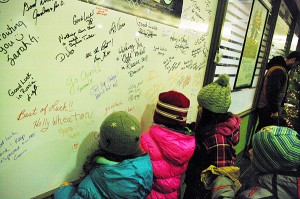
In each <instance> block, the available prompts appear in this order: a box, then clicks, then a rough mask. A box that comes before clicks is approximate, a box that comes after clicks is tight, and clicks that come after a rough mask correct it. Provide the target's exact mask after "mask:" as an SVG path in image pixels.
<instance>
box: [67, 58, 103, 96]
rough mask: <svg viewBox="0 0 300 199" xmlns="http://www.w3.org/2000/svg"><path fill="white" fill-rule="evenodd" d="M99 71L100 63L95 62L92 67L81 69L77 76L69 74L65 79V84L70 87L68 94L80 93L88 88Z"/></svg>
mask: <svg viewBox="0 0 300 199" xmlns="http://www.w3.org/2000/svg"><path fill="white" fill-rule="evenodd" d="M100 72H101V69H100V65H99V64H98V63H97V64H95V65H93V67H92V68H90V69H87V70H83V71H81V73H80V75H78V76H69V77H68V78H67V80H66V85H67V86H68V87H69V89H70V95H75V94H78V93H81V92H82V91H83V90H86V89H87V88H90V86H91V85H92V84H93V83H94V81H93V79H94V78H96V75H98V74H99V73H100Z"/></svg>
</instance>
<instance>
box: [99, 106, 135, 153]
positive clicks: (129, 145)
mask: <svg viewBox="0 0 300 199" xmlns="http://www.w3.org/2000/svg"><path fill="white" fill-rule="evenodd" d="M140 134H141V127H140V123H139V121H138V120H137V119H136V118H135V117H134V116H132V115H130V114H129V113H127V112H125V111H119V112H114V113H111V114H110V115H109V116H107V117H106V118H105V120H104V121H103V123H102V124H101V127H100V146H101V148H102V149H104V150H105V151H107V152H109V153H111V154H115V155H124V156H128V155H135V154H137V153H138V152H139V143H140V142H139V141H140Z"/></svg>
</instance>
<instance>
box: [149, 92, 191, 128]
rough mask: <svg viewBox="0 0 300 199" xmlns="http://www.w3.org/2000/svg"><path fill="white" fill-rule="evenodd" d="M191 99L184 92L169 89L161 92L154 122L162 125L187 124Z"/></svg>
mask: <svg viewBox="0 0 300 199" xmlns="http://www.w3.org/2000/svg"><path fill="white" fill-rule="evenodd" d="M189 106H190V100H189V99H188V98H187V97H186V96H185V95H184V94H182V93H180V92H177V91H168V92H163V93H160V94H159V97H158V102H157V104H156V109H155V112H154V122H155V123H157V124H162V125H172V126H185V125H186V119H187V113H188V109H189Z"/></svg>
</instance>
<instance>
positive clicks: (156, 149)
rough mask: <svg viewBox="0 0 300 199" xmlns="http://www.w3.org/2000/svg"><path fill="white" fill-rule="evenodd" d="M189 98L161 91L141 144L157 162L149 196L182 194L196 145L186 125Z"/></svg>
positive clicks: (162, 196) (160, 196)
mask: <svg viewBox="0 0 300 199" xmlns="http://www.w3.org/2000/svg"><path fill="white" fill-rule="evenodd" d="M189 106H190V101H189V99H188V98H187V97H186V96H185V95H183V94H182V93H180V92H176V91H169V92H164V93H161V94H160V95H159V99H158V102H157V105H156V109H155V112H154V117H153V119H154V124H153V125H152V126H151V127H150V130H149V132H147V133H145V134H142V136H141V147H142V149H143V150H144V151H146V152H148V153H149V155H150V158H151V162H152V166H153V175H154V178H153V186H152V188H153V189H152V192H151V193H150V195H149V196H148V198H165V199H168V198H169V199H176V198H180V182H181V177H182V174H183V173H184V172H185V170H186V167H187V163H188V161H189V159H190V158H191V156H192V155H193V152H194V149H195V138H194V136H193V133H192V132H191V131H189V130H188V129H187V128H186V125H187V124H186V119H187V118H186V117H187V113H188V108H189Z"/></svg>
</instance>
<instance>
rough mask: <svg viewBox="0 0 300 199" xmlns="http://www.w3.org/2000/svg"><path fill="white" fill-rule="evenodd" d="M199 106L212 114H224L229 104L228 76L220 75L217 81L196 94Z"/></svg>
mask: <svg viewBox="0 0 300 199" xmlns="http://www.w3.org/2000/svg"><path fill="white" fill-rule="evenodd" d="M197 100H198V103H199V106H202V107H204V108H206V109H207V110H210V111H211V112H214V113H226V112H227V111H228V109H229V107H230V104H231V88H230V85H229V76H228V75H227V74H220V75H219V77H218V79H217V80H216V81H214V82H213V83H211V84H208V85H206V86H204V87H203V88H202V89H201V90H200V92H199V93H198V96H197Z"/></svg>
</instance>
